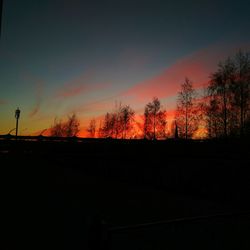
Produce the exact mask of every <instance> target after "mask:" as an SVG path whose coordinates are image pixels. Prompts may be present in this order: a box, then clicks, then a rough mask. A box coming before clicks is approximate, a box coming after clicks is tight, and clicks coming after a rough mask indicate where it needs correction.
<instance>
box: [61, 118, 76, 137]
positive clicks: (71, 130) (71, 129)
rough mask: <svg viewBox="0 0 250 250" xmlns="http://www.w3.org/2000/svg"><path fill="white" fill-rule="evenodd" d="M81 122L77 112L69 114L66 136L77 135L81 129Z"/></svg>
mask: <svg viewBox="0 0 250 250" xmlns="http://www.w3.org/2000/svg"><path fill="white" fill-rule="evenodd" d="M79 126H80V122H79V120H78V118H77V117H76V114H74V113H73V114H72V115H70V116H68V120H67V121H66V123H65V128H64V129H65V136H66V137H72V136H76V135H77V134H78V132H79V131H80V129H79Z"/></svg>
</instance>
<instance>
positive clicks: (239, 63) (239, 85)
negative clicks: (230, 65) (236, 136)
mask: <svg viewBox="0 0 250 250" xmlns="http://www.w3.org/2000/svg"><path fill="white" fill-rule="evenodd" d="M234 64H235V79H234V84H233V86H232V87H233V93H234V104H235V106H236V109H237V110H239V114H240V115H239V116H240V118H239V124H240V125H239V126H240V135H241V136H243V134H244V127H245V122H246V118H247V114H248V112H249V104H250V103H249V97H250V55H249V53H243V52H242V51H241V50H239V52H238V53H237V54H236V56H235V58H234Z"/></svg>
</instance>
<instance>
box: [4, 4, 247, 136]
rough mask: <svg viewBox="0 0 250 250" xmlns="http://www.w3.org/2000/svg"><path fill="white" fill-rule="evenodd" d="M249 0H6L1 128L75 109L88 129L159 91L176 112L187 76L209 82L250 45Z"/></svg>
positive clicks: (48, 120)
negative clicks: (221, 63)
mask: <svg viewBox="0 0 250 250" xmlns="http://www.w3.org/2000/svg"><path fill="white" fill-rule="evenodd" d="M249 13H250V3H249V0H245V1H243V0H238V1H235V0H234V1H230V0H221V1H219V0H216V1H215V0H214V1H212V0H187V1H178V0H177V1H167V0H165V1H157V0H150V1H147V0H141V1H139V0H133V1H130V0H124V1H120V0H116V1H106V0H102V1H95V0H86V1H85V0H41V1H40V0H8V1H7V0H4V1H3V13H2V34H1V38H0V39H1V40H0V87H1V89H0V134H7V133H8V132H9V130H11V129H12V128H14V127H15V118H14V111H15V109H16V108H17V107H19V108H20V109H21V118H20V130H19V131H20V133H21V134H23V135H24V134H29V135H30V134H36V133H37V134H39V131H42V130H43V129H46V128H49V127H50V126H51V125H52V124H53V121H54V119H55V117H58V118H62V119H64V118H65V117H67V115H69V114H72V113H73V112H75V113H76V114H77V116H78V118H79V119H80V121H81V129H82V131H81V133H80V135H82V136H84V129H85V128H86V126H87V124H88V122H89V120H90V119H91V118H94V117H97V118H100V117H101V116H102V115H104V114H105V112H107V111H112V109H113V107H114V105H115V102H122V103H124V104H130V105H131V107H132V108H133V109H134V110H135V111H136V113H137V114H142V113H143V108H144V106H145V104H146V103H147V102H149V101H150V100H151V99H152V97H154V96H157V97H159V98H160V100H161V101H162V104H163V106H164V107H165V108H166V109H167V111H168V112H169V116H171V114H172V113H173V110H174V109H175V106H176V94H177V92H178V91H179V88H180V84H181V83H182V82H183V80H184V78H185V77H189V78H190V79H191V80H192V81H193V83H194V86H195V87H196V88H197V89H199V90H200V89H201V88H202V87H204V86H205V85H206V83H207V81H208V76H209V74H210V73H211V72H212V71H213V70H215V69H216V66H217V63H218V62H219V61H220V60H223V59H225V58H226V57H227V56H230V55H234V54H235V52H236V51H238V50H239V49H240V48H241V49H243V50H250V28H249V27H250V18H249Z"/></svg>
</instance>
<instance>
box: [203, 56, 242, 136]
mask: <svg viewBox="0 0 250 250" xmlns="http://www.w3.org/2000/svg"><path fill="white" fill-rule="evenodd" d="M210 79H211V80H210V83H209V86H208V92H209V96H210V100H211V101H210V109H209V112H210V115H213V117H214V118H215V119H216V120H217V121H216V122H217V125H220V124H219V123H220V121H222V124H223V136H224V137H227V136H228V134H229V124H230V127H231V130H232V127H233V125H232V123H233V122H235V119H232V115H233V112H232V110H233V105H232V98H233V95H232V86H233V82H234V79H235V66H234V63H233V61H232V60H231V59H230V58H228V59H227V60H226V61H225V62H220V63H219V64H218V70H217V71H216V72H215V73H213V74H212V75H211V76H210ZM236 120H237V119H236Z"/></svg>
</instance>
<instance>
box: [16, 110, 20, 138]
mask: <svg viewBox="0 0 250 250" xmlns="http://www.w3.org/2000/svg"><path fill="white" fill-rule="evenodd" d="M20 113H21V111H20V109H19V108H17V109H16V111H15V118H16V137H17V133H18V120H19V118H20Z"/></svg>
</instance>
